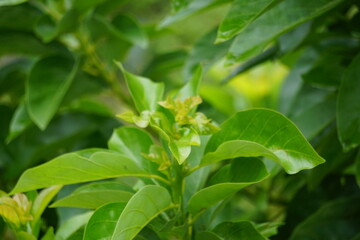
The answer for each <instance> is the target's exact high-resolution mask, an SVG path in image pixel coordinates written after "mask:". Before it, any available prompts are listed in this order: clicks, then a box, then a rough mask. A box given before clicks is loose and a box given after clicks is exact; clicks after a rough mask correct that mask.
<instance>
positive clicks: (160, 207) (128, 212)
mask: <svg viewBox="0 0 360 240" xmlns="http://www.w3.org/2000/svg"><path fill="white" fill-rule="evenodd" d="M171 207H172V203H171V197H170V194H169V192H168V191H167V190H166V189H165V188H163V187H160V186H154V185H150V186H145V187H143V188H142V189H140V191H138V192H137V193H136V194H135V195H134V196H133V197H132V198H131V199H130V201H129V202H128V204H127V205H126V207H125V209H124V210H123V212H122V213H121V215H120V217H119V220H118V222H117V225H116V228H115V230H114V233H113V235H112V238H111V239H112V240H116V239H123V240H131V239H133V238H134V237H135V236H136V235H137V234H138V233H139V232H140V231H141V229H142V228H144V227H145V226H146V225H147V224H148V223H149V222H150V221H151V220H152V219H154V218H155V217H156V216H157V215H159V214H160V213H162V212H163V211H165V210H167V209H169V208H171Z"/></svg>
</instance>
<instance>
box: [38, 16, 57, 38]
mask: <svg viewBox="0 0 360 240" xmlns="http://www.w3.org/2000/svg"><path fill="white" fill-rule="evenodd" d="M34 31H35V33H36V34H37V35H38V36H39V37H40V38H41V40H42V41H43V42H50V41H51V40H53V39H54V38H55V36H56V35H57V25H56V23H55V21H54V20H53V19H52V18H51V17H50V16H49V15H46V14H44V15H43V16H41V18H40V19H39V21H38V22H37V24H36V26H35V29H34Z"/></svg>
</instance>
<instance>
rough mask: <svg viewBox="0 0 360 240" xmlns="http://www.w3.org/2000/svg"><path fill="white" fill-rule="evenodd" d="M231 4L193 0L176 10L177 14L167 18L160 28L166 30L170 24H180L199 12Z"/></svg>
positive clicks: (222, 1)
mask: <svg viewBox="0 0 360 240" xmlns="http://www.w3.org/2000/svg"><path fill="white" fill-rule="evenodd" d="M227 2H230V0H205V1H204V0H193V1H190V2H189V3H188V4H182V6H183V7H181V8H175V9H176V10H177V12H175V13H174V14H172V15H170V16H167V17H166V18H165V19H163V20H162V21H161V22H160V24H159V28H164V27H166V26H169V25H170V24H173V23H175V22H178V21H180V20H182V19H184V18H186V17H189V16H191V15H193V14H195V13H197V12H199V11H203V10H205V9H208V8H211V7H214V6H217V5H221V4H224V3H227Z"/></svg>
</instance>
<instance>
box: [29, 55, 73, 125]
mask: <svg viewBox="0 0 360 240" xmlns="http://www.w3.org/2000/svg"><path fill="white" fill-rule="evenodd" d="M77 68H78V62H77V61H74V60H71V59H69V58H67V57H63V56H51V57H47V58H43V59H41V60H40V61H38V62H37V63H36V64H35V65H34V67H33V68H32V69H31V72H30V75H29V78H28V81H27V84H26V104H27V109H28V112H29V115H30V117H31V118H32V120H33V121H34V122H35V123H36V125H37V126H38V127H39V128H40V129H42V130H44V129H45V128H46V126H47V125H48V123H49V122H50V120H51V119H52V117H53V116H54V115H55V113H56V111H57V109H58V107H59V105H60V103H61V101H62V99H63V97H64V95H65V94H66V92H67V90H68V89H69V87H70V85H71V83H72V81H73V79H74V76H75V74H76V71H77Z"/></svg>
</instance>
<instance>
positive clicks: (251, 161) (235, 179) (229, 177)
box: [188, 158, 269, 214]
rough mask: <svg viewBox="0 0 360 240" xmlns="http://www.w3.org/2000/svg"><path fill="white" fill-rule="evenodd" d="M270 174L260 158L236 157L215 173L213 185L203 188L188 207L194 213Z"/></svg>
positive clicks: (190, 201)
mask: <svg viewBox="0 0 360 240" xmlns="http://www.w3.org/2000/svg"><path fill="white" fill-rule="evenodd" d="M268 175H269V173H268V172H267V170H266V167H265V165H264V163H263V162H262V161H261V160H260V159H257V158H242V159H236V160H234V162H233V163H232V164H231V165H227V166H225V167H223V168H222V169H220V171H218V172H217V173H216V174H215V175H214V177H213V178H212V180H211V182H210V184H213V185H211V186H209V187H206V188H203V189H201V190H200V191H198V192H197V193H195V194H194V195H193V196H192V197H191V198H190V200H189V203H188V209H189V211H190V212H191V213H192V214H196V213H198V212H200V211H202V210H205V209H207V208H209V207H211V206H212V205H214V204H215V203H217V202H219V201H221V200H223V199H225V198H226V197H229V196H231V195H232V194H234V193H236V192H237V191H239V190H240V189H242V188H244V187H247V186H249V185H251V184H254V183H257V182H260V181H262V180H264V179H265V178H266V177H267V176H268Z"/></svg>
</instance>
